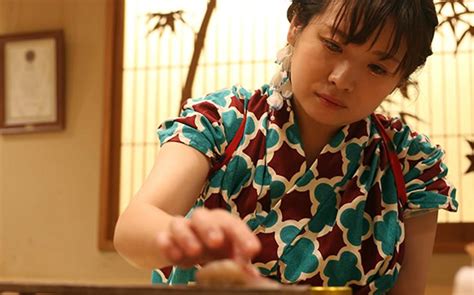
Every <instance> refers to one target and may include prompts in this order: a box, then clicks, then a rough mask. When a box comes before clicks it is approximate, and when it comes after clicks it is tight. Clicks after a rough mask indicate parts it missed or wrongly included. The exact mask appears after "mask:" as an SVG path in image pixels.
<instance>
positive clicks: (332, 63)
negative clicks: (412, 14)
mask: <svg viewBox="0 0 474 295" xmlns="http://www.w3.org/2000/svg"><path fill="white" fill-rule="evenodd" d="M335 10H336V9H334V8H331V7H328V9H326V12H325V13H323V14H322V15H319V16H316V17H315V18H314V19H313V20H312V21H311V22H310V23H309V24H308V25H307V26H306V27H305V28H304V29H302V28H301V27H300V26H299V25H298V23H297V22H296V21H295V19H293V21H292V22H291V26H290V29H289V31H288V42H289V43H290V44H292V45H293V46H294V47H295V49H294V51H293V57H292V60H291V83H292V87H293V94H294V99H295V107H296V110H297V112H298V116H305V117H306V118H307V119H310V120H314V121H316V122H318V123H320V124H324V125H330V126H343V125H346V124H349V123H352V122H355V121H359V120H361V119H363V118H365V117H367V116H368V115H370V114H371V113H372V112H373V111H374V110H375V109H376V108H377V107H378V106H379V105H380V104H381V103H382V101H383V100H384V98H385V97H386V96H387V95H389V94H390V93H391V92H392V91H393V90H394V89H395V88H396V87H397V85H398V83H399V82H400V80H401V75H400V74H399V73H397V72H396V69H397V68H398V65H399V63H400V61H401V60H402V58H403V55H404V52H405V49H404V48H402V49H401V50H399V52H397V54H396V55H395V56H394V57H393V58H389V59H385V60H383V59H382V57H383V56H384V55H385V53H386V52H387V51H388V50H389V48H390V37H391V33H392V30H393V25H392V24H391V22H387V24H386V25H385V27H384V28H383V29H382V31H381V34H380V35H379V37H378V38H377V40H375V43H374V45H373V46H371V44H372V42H373V39H374V36H372V37H371V38H370V39H369V40H368V41H367V42H366V43H365V44H361V45H359V44H351V43H350V44H347V45H344V24H341V25H340V29H341V30H340V31H338V32H337V33H336V34H335V35H334V37H333V36H332V33H331V32H332V25H333V22H334V19H335V17H336V13H337V12H336V11H335Z"/></svg>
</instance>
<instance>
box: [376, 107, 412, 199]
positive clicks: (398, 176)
mask: <svg viewBox="0 0 474 295" xmlns="http://www.w3.org/2000/svg"><path fill="white" fill-rule="evenodd" d="M372 118H373V119H374V121H375V124H377V129H378V130H379V132H380V134H381V135H382V145H383V148H384V149H385V151H386V152H387V154H388V160H389V161H390V167H391V168H392V171H393V176H394V178H395V185H396V186H397V192H398V196H399V200H400V201H401V203H402V207H403V208H405V206H406V204H407V203H408V197H407V192H406V188H405V179H404V177H403V172H402V166H401V164H400V161H399V160H398V156H397V153H396V152H395V150H394V148H393V145H392V142H391V140H390V138H389V137H388V134H387V132H386V131H385V128H384V127H383V125H382V123H381V122H380V120H379V118H377V116H376V115H374V114H373V115H372Z"/></svg>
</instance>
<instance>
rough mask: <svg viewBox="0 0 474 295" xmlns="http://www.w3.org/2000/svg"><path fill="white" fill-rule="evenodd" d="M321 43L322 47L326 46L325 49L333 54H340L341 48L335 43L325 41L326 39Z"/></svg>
mask: <svg viewBox="0 0 474 295" xmlns="http://www.w3.org/2000/svg"><path fill="white" fill-rule="evenodd" d="M323 43H324V46H326V48H327V49H329V50H331V51H333V52H338V53H340V52H342V48H341V46H339V45H338V44H337V43H336V42H334V41H331V40H327V39H323Z"/></svg>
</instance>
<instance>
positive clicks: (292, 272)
mask: <svg viewBox="0 0 474 295" xmlns="http://www.w3.org/2000/svg"><path fill="white" fill-rule="evenodd" d="M314 250H315V245H314V243H313V241H311V240H309V239H306V238H301V239H299V240H298V241H297V242H296V243H295V244H294V245H293V246H291V245H290V246H287V248H286V249H285V254H284V256H282V259H281V261H282V262H284V263H285V267H284V271H283V278H284V280H285V281H287V282H296V281H297V280H298V279H299V278H300V277H301V276H302V275H304V274H305V273H306V274H310V273H314V272H316V270H317V269H318V266H319V260H318V258H317V257H316V256H315V255H314V254H313V253H314Z"/></svg>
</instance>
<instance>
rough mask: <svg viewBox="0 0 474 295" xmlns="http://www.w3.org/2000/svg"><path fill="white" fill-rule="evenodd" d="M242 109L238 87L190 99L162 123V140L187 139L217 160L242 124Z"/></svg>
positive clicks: (187, 143) (188, 142) (182, 141)
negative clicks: (177, 113)
mask: <svg viewBox="0 0 474 295" xmlns="http://www.w3.org/2000/svg"><path fill="white" fill-rule="evenodd" d="M242 109H243V101H242V99H241V98H240V96H238V95H236V91H235V88H232V89H224V90H221V91H217V92H214V93H211V94H208V95H206V96H205V97H202V98H197V99H188V100H187V101H186V103H185V104H184V106H183V108H182V111H181V113H180V115H179V116H178V117H175V118H171V119H169V120H166V121H165V122H163V123H162V124H161V125H160V126H159V127H158V131H157V134H158V137H159V140H160V144H161V146H162V145H164V144H165V143H167V142H179V143H183V144H186V145H188V146H191V147H193V148H195V149H197V150H198V151H200V152H201V153H203V154H204V155H206V156H207V157H208V158H210V159H211V161H214V160H216V159H218V158H219V157H220V156H221V155H222V154H223V153H224V151H225V148H226V147H227V145H228V142H229V141H230V140H232V138H233V136H234V135H235V133H236V131H237V129H238V127H239V126H240V123H241V122H242V117H243V115H242V113H243V112H242Z"/></svg>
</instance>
